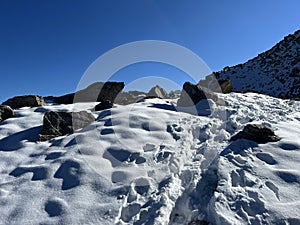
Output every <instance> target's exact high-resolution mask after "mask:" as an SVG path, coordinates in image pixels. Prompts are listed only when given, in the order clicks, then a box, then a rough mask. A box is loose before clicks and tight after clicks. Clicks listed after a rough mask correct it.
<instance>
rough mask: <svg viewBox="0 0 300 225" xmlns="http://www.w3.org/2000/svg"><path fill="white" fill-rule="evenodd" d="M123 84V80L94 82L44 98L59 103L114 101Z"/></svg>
mask: <svg viewBox="0 0 300 225" xmlns="http://www.w3.org/2000/svg"><path fill="white" fill-rule="evenodd" d="M124 86H125V84H124V82H105V83H104V82H96V83H93V84H91V85H89V86H88V87H87V88H85V89H83V90H80V91H77V92H75V93H71V94H66V95H63V96H58V97H54V96H47V97H45V99H46V100H49V101H53V102H55V103H59V104H73V103H76V102H104V101H110V102H114V101H115V99H116V97H117V95H118V94H119V93H120V92H121V91H122V90H123V88H124Z"/></svg>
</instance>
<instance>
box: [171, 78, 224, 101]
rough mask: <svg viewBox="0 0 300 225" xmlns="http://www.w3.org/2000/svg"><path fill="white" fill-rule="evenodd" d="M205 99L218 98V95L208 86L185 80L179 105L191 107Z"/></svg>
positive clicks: (215, 99)
mask: <svg viewBox="0 0 300 225" xmlns="http://www.w3.org/2000/svg"><path fill="white" fill-rule="evenodd" d="M203 99H212V100H214V101H217V100H218V96H217V95H216V94H215V93H213V92H212V91H210V90H209V89H207V88H204V87H200V86H199V85H195V84H192V83H190V82H185V83H184V85H183V89H182V91H181V94H180V98H179V99H178V101H177V106H182V107H189V106H194V105H196V104H197V103H198V102H200V101H201V100H203Z"/></svg>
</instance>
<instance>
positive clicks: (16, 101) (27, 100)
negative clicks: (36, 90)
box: [2, 95, 46, 109]
mask: <svg viewBox="0 0 300 225" xmlns="http://www.w3.org/2000/svg"><path fill="white" fill-rule="evenodd" d="M2 105H8V106H10V107H11V108H12V109H19V108H22V107H26V106H28V107H37V106H45V105H46V103H45V101H44V99H43V97H41V96H38V95H24V96H16V97H13V98H10V99H8V100H7V101H5V102H3V103H2Z"/></svg>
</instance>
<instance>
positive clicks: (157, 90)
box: [146, 85, 168, 98]
mask: <svg viewBox="0 0 300 225" xmlns="http://www.w3.org/2000/svg"><path fill="white" fill-rule="evenodd" d="M167 97H168V93H167V92H166V91H165V89H163V88H162V87H160V86H159V85H156V86H155V87H153V88H151V89H150V91H149V92H148V93H147V95H146V98H167Z"/></svg>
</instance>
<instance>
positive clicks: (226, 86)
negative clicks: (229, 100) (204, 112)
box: [198, 74, 233, 94]
mask: <svg viewBox="0 0 300 225" xmlns="http://www.w3.org/2000/svg"><path fill="white" fill-rule="evenodd" d="M198 85H200V86H201V87H205V88H208V89H209V90H211V91H213V92H218V93H224V94H227V93H231V92H232V90H233V84H232V82H231V81H230V80H229V79H224V80H217V79H216V76H215V74H211V75H208V76H206V77H205V80H200V81H199V84H198Z"/></svg>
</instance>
